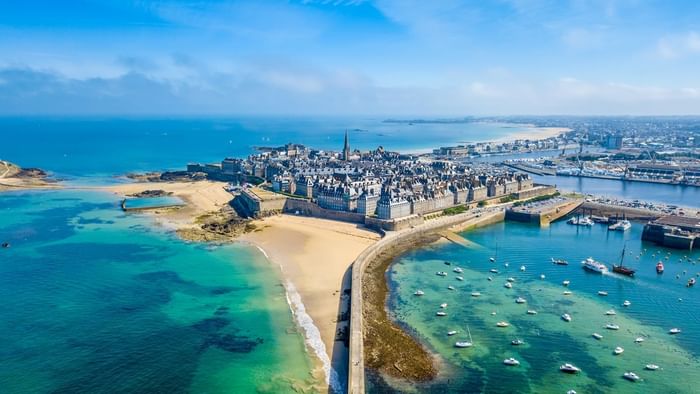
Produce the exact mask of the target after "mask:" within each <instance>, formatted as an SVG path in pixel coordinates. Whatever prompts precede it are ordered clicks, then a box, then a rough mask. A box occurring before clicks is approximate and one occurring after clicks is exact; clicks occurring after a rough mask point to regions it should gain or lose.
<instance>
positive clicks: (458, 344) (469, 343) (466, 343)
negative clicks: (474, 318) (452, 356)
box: [455, 326, 474, 348]
mask: <svg viewBox="0 0 700 394" xmlns="http://www.w3.org/2000/svg"><path fill="white" fill-rule="evenodd" d="M467 333H469V341H459V342H455V347H459V348H465V347H472V346H473V345H474V342H473V341H472V332H471V331H470V330H469V326H467Z"/></svg>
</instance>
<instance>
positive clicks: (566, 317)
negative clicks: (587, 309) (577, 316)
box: [561, 313, 571, 322]
mask: <svg viewBox="0 0 700 394" xmlns="http://www.w3.org/2000/svg"><path fill="white" fill-rule="evenodd" d="M561 319H562V320H564V321H565V322H570V321H571V315H569V314H568V313H565V314H563V315H561Z"/></svg>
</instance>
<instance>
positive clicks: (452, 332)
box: [447, 330, 457, 337]
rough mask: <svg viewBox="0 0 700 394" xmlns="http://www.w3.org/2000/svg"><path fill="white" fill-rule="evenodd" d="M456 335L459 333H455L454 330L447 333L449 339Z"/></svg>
mask: <svg viewBox="0 0 700 394" xmlns="http://www.w3.org/2000/svg"><path fill="white" fill-rule="evenodd" d="M456 333H457V331H454V330H452V331H448V332H447V336H448V337H451V336H453V335H455V334H456Z"/></svg>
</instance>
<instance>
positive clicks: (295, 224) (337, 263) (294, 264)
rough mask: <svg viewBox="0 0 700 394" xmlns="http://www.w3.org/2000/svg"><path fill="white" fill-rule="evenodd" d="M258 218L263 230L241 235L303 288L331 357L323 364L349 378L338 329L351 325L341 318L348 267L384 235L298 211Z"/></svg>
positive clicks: (308, 310)
mask: <svg viewBox="0 0 700 394" xmlns="http://www.w3.org/2000/svg"><path fill="white" fill-rule="evenodd" d="M255 224H256V225H257V227H258V228H259V229H260V230H259V231H255V232H252V233H249V234H245V235H243V236H242V237H241V240H244V241H246V242H250V243H252V244H253V245H256V246H258V247H260V248H261V249H262V250H263V251H264V252H265V254H266V255H267V256H268V258H269V259H270V260H271V261H272V262H274V263H275V264H279V265H280V268H281V270H282V274H283V277H284V278H285V280H287V281H289V282H290V283H291V284H292V285H293V287H294V288H295V289H296V291H297V292H298V293H299V295H300V297H301V301H302V302H303V304H304V306H305V309H306V313H308V315H309V316H310V317H311V318H312V319H313V323H314V325H315V326H316V327H318V329H319V331H320V336H321V340H322V343H323V345H324V347H325V351H326V354H327V357H328V359H326V360H324V359H323V355H318V354H317V356H319V359H321V361H322V363H324V364H325V363H327V362H328V361H330V362H331V364H332V365H333V368H334V369H335V370H336V372H337V373H338V375H340V377H341V381H344V380H345V376H346V374H347V347H346V346H345V343H344V342H343V341H342V340H339V341H336V334H337V332H338V330H344V329H345V327H347V325H348V321H347V319H348V318H349V316H344V317H343V318H342V320H344V321H342V322H340V323H339V322H338V318H339V315H341V314H343V312H345V311H346V310H347V309H346V308H347V306H346V305H345V304H346V302H347V301H348V300H349V294H345V292H344V290H345V289H348V288H349V285H350V278H351V275H350V269H349V268H350V266H351V264H352V262H353V261H354V260H355V258H356V257H357V256H358V255H359V254H360V252H362V251H363V250H364V249H365V248H367V247H368V246H369V245H371V244H372V243H374V242H376V241H377V240H378V239H379V235H378V234H377V233H374V232H371V231H369V230H366V229H364V228H362V227H359V226H358V225H356V224H352V223H344V222H336V221H331V220H324V219H317V218H309V217H300V216H293V215H278V216H273V217H270V218H266V219H264V220H258V221H256V222H255ZM288 289H289V286H288ZM306 339H307V342H313V340H314V338H308V336H307V338H306ZM339 339H340V337H339ZM314 351H316V352H318V351H319V349H318V348H314Z"/></svg>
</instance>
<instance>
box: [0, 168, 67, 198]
mask: <svg viewBox="0 0 700 394" xmlns="http://www.w3.org/2000/svg"><path fill="white" fill-rule="evenodd" d="M48 176H49V175H48V174H47V173H46V171H44V170H41V169H39V168H22V167H20V166H18V165H16V164H13V163H10V162H8V161H3V160H0V192H3V191H11V190H26V189H55V188H58V187H60V185H59V184H58V182H57V181H55V180H51V179H49V178H48Z"/></svg>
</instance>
